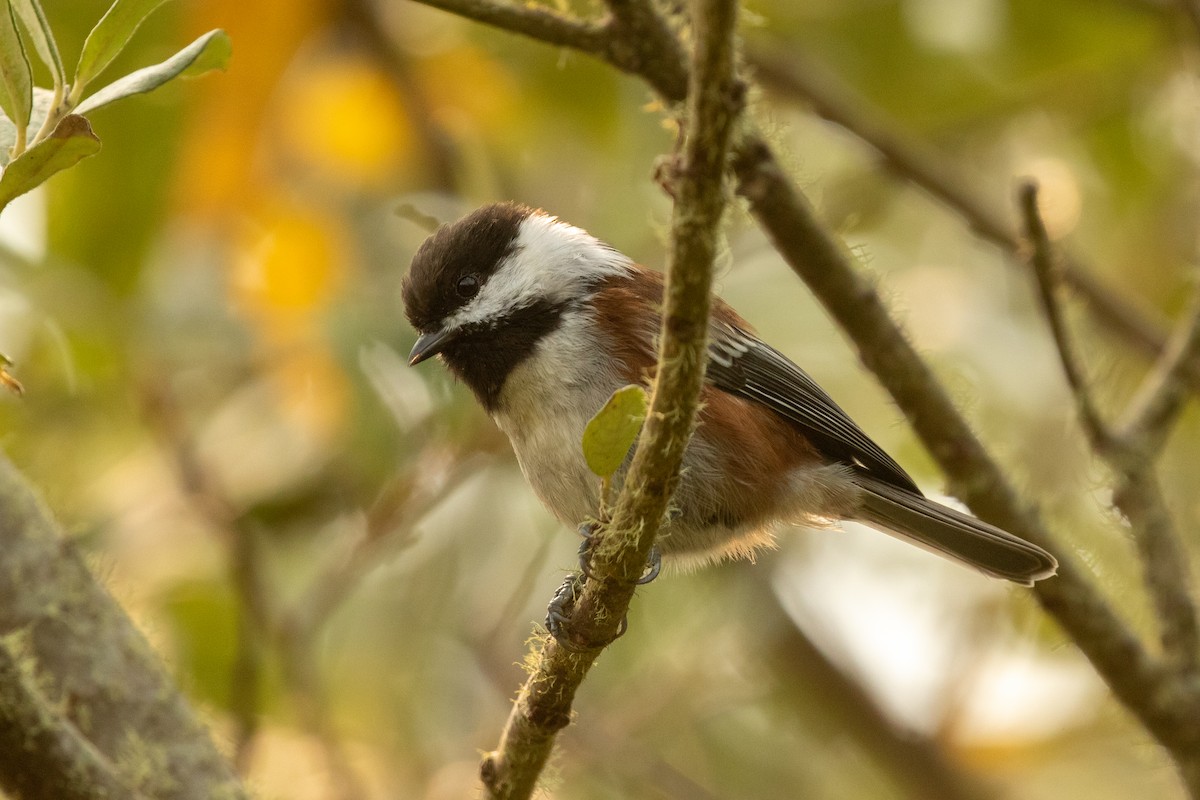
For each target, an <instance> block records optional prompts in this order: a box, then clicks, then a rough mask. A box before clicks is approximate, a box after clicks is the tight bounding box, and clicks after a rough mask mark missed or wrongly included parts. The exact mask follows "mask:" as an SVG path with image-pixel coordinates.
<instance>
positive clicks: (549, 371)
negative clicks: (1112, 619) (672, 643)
mask: <svg viewBox="0 0 1200 800" xmlns="http://www.w3.org/2000/svg"><path fill="white" fill-rule="evenodd" d="M402 294H403V297H404V305H405V310H406V313H407V316H408V319H409V322H411V323H412V325H413V327H414V328H416V330H417V331H418V332H419V334H420V336H419V338H418V339H417V342H416V344H415V345H414V346H413V349H412V352H411V354H410V355H409V364H410V365H416V364H419V363H420V362H422V361H425V360H426V359H428V358H430V357H432V356H435V355H436V356H439V357H440V358H441V359H442V361H443V362H444V363H445V364H446V366H448V367H449V368H450V370H451V372H453V373H454V374H455V375H456V376H457V377H458V378H460V379H461V380H462V381H463V382H464V383H465V384H466V385H467V386H469V387H470V388H471V390H472V391H473V392H474V393H475V396H476V397H477V398H478V399H479V402H480V403H482V404H483V407H484V408H485V409H486V410H487V412H488V413H489V414H490V415H491V416H492V419H494V420H495V421H496V424H497V425H499V426H500V429H501V430H503V431H504V432H505V433H506V434H507V435H508V438H509V439H510V440H511V441H512V445H513V449H514V450H515V451H516V454H517V460H518V461H519V462H520V465H521V470H522V472H524V474H525V477H526V479H527V480H528V481H529V483H530V484H531V485H532V486H533V489H534V491H535V492H536V493H537V495H538V497H540V498H541V499H542V501H543V502H544V503H545V504H546V505H547V506H548V507H549V509H550V510H551V511H552V512H553V513H554V515H555V516H556V517H558V518H559V519H560V520H562V521H563V522H564V523H566V524H568V525H571V526H575V525H578V524H579V523H580V522H582V521H584V520H586V519H588V518H589V517H593V516H595V514H596V513H597V510H598V508H599V504H600V482H599V480H598V479H597V478H596V477H595V475H593V474H592V472H591V471H590V470H589V469H588V467H587V464H586V462H585V461H584V456H583V450H582V445H581V441H582V437H583V430H584V426H585V425H587V423H588V421H589V419H591V417H592V416H593V415H594V414H595V413H596V411H598V410H599V409H600V407H601V406H603V405H604V403H605V402H606V401H607V400H608V398H609V397H610V396H611V395H612V393H613V392H614V391H615V390H616V389H619V388H620V387H622V386H625V385H628V384H630V383H646V382H647V380H648V378H649V376H650V375H651V373H652V371H653V369H654V366H655V363H656V353H655V347H656V339H657V336H658V332H659V326H660V321H659V307H660V304H661V302H662V296H663V278H662V276H661V275H659V274H658V273H656V272H653V271H651V270H648V269H645V268H644V267H642V266H640V265H638V264H635V263H634V262H633V261H631V260H630V259H629V258H627V257H626V256H624V255H622V254H621V253H620V252H618V251H616V250H614V249H613V248H612V247H609V246H608V245H606V244H604V243H603V242H600V241H599V240H597V239H595V238H594V237H592V236H591V235H590V234H588V233H587V232H586V231H584V230H581V229H580V228H576V227H574V226H572V225H569V224H567V223H565V222H563V221H561V220H559V219H557V218H555V217H553V216H551V215H550V214H547V213H546V212H544V211H541V210H537V209H533V208H529V207H527V206H524V205H519V204H517V203H496V204H492V205H486V206H483V207H482V208H480V209H478V210H476V211H474V212H473V213H471V214H469V215H467V216H466V217H464V218H462V219H460V220H459V221H457V222H454V223H452V224H448V225H443V226H441V227H440V228H438V230H437V231H436V232H435V233H433V234H432V235H431V236H430V237H429V238H428V239H426V240H425V242H424V243H423V244H422V245H421V247H420V249H418V250H417V253H416V255H415V256H414V257H413V261H412V267H411V268H410V270H409V272H408V275H407V276H406V277H405V279H404V283H403V289H402ZM701 402H702V405H701V409H700V412H699V417H698V425H697V427H696V432H695V435H694V436H693V438H692V440H691V443H690V444H689V445H688V449H687V452H686V454H685V456H684V462H683V471H682V473H681V478H680V481H679V486H678V489H677V490H676V493H675V496H674V498H672V509H673V511H672V513H671V514H670V515H669V517H668V519H667V521H666V522H665V523H664V525H663V527H662V529H661V531H660V533H659V537H658V540H657V546H658V548H659V551H660V552H661V554H662V557H663V558H664V559H665V560H667V561H668V562H672V561H673V562H675V563H676V564H677V565H683V566H692V565H699V564H703V563H708V562H713V561H717V560H720V559H723V558H737V557H750V556H752V555H753V554H754V552H755V551H756V550H757V549H758V548H761V547H764V546H767V545H770V544H771V543H772V541H773V533H772V531H773V529H774V528H776V527H778V525H779V524H780V523H798V524H810V525H813V524H815V525H821V524H828V523H829V522H830V521H832V520H837V519H841V520H854V521H857V522H862V523H865V524H867V525H870V526H872V527H874V528H877V529H879V530H882V531H885V532H887V533H890V534H893V535H895V536H898V537H900V538H902V539H905V540H907V541H909V542H912V543H913V544H916V545H918V546H920V547H924V548H926V549H928V550H932V551H934V552H937V553H940V554H941V555H944V556H948V557H950V558H952V559H955V560H958V561H960V562H962V563H964V564H966V565H968V566H970V567H974V568H975V569H977V570H979V571H980V572H983V573H986V574H988V575H992V576H995V577H998V578H1005V579H1007V580H1010V581H1013V582H1015V583H1019V584H1023V585H1026V586H1030V585H1032V584H1033V582H1034V581H1036V580H1040V579H1042V578H1047V577H1049V576H1051V575H1053V574H1054V572H1055V570H1056V568H1057V566H1058V565H1057V562H1056V561H1055V560H1054V557H1053V556H1052V555H1050V554H1049V553H1047V552H1046V551H1045V550H1043V549H1041V548H1040V547H1037V546H1035V545H1032V544H1030V543H1029V542H1026V541H1024V540H1022V539H1019V538H1017V537H1016V536H1013V535H1012V534H1010V533H1007V532H1006V531H1002V530H1000V529H999V528H995V527H993V526H991V525H988V524H987V523H985V522H981V521H979V520H977V519H975V518H974V517H971V516H969V515H967V514H963V513H960V512H958V511H955V510H953V509H950V508H947V507H946V506H943V505H940V504H938V503H935V502H933V501H931V500H929V499H927V498H925V497H924V495H922V494H921V490H920V489H918V488H917V485H916V483H914V482H913V479H912V478H911V477H909V475H908V473H906V472H905V471H904V470H903V469H902V468H901V467H900V465H899V464H897V463H896V462H895V461H894V460H893V459H892V458H891V456H889V455H888V454H887V453H885V452H884V451H883V450H882V448H880V447H879V445H877V444H875V442H873V441H871V439H870V438H869V437H868V436H867V435H866V434H865V433H863V431H862V430H861V429H860V428H859V427H858V426H857V425H856V424H855V423H854V422H853V420H851V419H850V417H849V416H847V414H846V413H845V412H844V411H842V409H841V408H839V407H838V405H837V404H836V403H835V402H834V401H833V400H832V399H831V398H830V397H829V395H827V394H826V393H825V392H824V391H823V390H822V389H821V388H820V387H819V386H818V385H817V384H816V383H815V382H814V381H813V379H812V378H810V377H809V376H808V374H807V373H805V372H804V370H802V369H800V368H799V367H797V366H796V365H795V364H793V363H792V362H791V361H789V360H788V359H787V358H786V357H785V356H784V355H782V354H781V353H780V352H779V351H778V350H776V349H775V348H773V347H771V346H770V345H768V344H766V343H764V342H762V341H760V340H759V339H758V338H757V337H756V336H755V335H754V332H753V329H752V328H751V327H750V325H749V324H747V323H746V321H745V320H743V319H742V318H741V317H740V316H738V314H737V313H736V312H735V311H734V310H733V309H732V308H731V307H730V306H729V305H728V304H726V303H725V302H723V301H722V300H720V299H719V298H715V299H714V303H713V310H712V317H711V323H710V327H709V361H708V371H707V378H706V383H705V386H704V389H703V392H702V394H701Z"/></svg>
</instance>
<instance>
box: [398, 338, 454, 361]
mask: <svg viewBox="0 0 1200 800" xmlns="http://www.w3.org/2000/svg"><path fill="white" fill-rule="evenodd" d="M456 333H457V331H455V330H446V331H434V332H432V333H422V334H421V335H420V336H419V337H417V343H416V344H414V345H413V349H412V350H411V351H410V352H409V354H408V365H409V366H410V367H415V366H416V365H417V364H420V363H421V362H422V361H424V360H425V359H427V358H433V357H434V356H436V355H437V354H438V353H440V352H442V350H443V349H445V347H446V345H448V344H450V342H452V341H453V340H454V338H455V334H456Z"/></svg>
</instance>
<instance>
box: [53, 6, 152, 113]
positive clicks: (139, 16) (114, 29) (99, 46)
mask: <svg viewBox="0 0 1200 800" xmlns="http://www.w3.org/2000/svg"><path fill="white" fill-rule="evenodd" d="M162 4H163V0H117V1H116V2H115V3H113V4H112V6H110V7H109V9H108V11H107V12H106V13H105V14H104V16H103V17H101V18H100V22H98V23H97V24H96V27H95V28H92V32H91V33H89V34H88V37H87V41H85V42H84V43H83V52H82V53H80V54H79V66H77V67H76V68H75V83H74V85H73V86H72V88H71V95H72V96H73V97H74V98H75V101H76V102H78V101H79V99H80V97H81V96H82V93H83V88H84V87H85V86H87V85H88V84H89V83H91V82H92V81H93V80H94V79H95V78H96V76H97V75H99V74H100V73H101V72H103V71H104V70H105V69H106V68H107V67H108V65H109V64H111V63H112V60H113V59H114V58H116V57H117V56H118V55H120V53H121V51H122V50H124V49H125V45H127V44H129V40H130V39H131V38H133V34H134V31H136V30H137V29H138V26H139V25H141V24H142V21H143V20H144V19H146V17H148V16H150V12H152V11H154V9H156V8H158V7H159V6H161V5H162Z"/></svg>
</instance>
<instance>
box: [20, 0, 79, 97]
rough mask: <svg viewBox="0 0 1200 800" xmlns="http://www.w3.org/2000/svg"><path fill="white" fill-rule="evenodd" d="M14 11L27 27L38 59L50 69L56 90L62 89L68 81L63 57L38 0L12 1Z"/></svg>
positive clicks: (26, 29)
mask: <svg viewBox="0 0 1200 800" xmlns="http://www.w3.org/2000/svg"><path fill="white" fill-rule="evenodd" d="M12 9H13V11H14V12H16V15H17V16H18V17H19V18H20V19H21V22H22V23H23V24H24V25H25V32H26V34H27V35H28V36H29V39H30V42H31V43H32V44H33V49H34V50H36V51H37V54H38V58H40V59H41V60H42V63H43V64H45V65H46V66H47V67H49V69H50V74H51V76H52V77H53V78H54V88H55V89H56V90H58V89H61V88H62V86H63V84H65V83H66V81H67V73H66V70H65V69H64V68H63V63H62V56H61V55H59V53H58V43H57V42H55V41H54V32H53V31H51V30H50V23H49V22H47V21H46V15H45V14H44V13H43V12H42V7H41V5H39V4H38V2H37V0H12Z"/></svg>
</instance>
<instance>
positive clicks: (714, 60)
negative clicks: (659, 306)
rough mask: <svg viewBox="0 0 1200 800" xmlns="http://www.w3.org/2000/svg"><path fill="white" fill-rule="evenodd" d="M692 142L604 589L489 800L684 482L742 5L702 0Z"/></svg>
mask: <svg viewBox="0 0 1200 800" xmlns="http://www.w3.org/2000/svg"><path fill="white" fill-rule="evenodd" d="M693 7H694V12H693V19H694V30H695V41H696V46H695V50H694V52H693V54H692V69H691V75H692V83H691V84H690V87H689V90H688V101H687V122H686V138H685V140H684V144H683V152H682V155H681V156H680V161H679V164H678V170H677V173H676V174H677V176H678V181H677V184H676V187H675V189H676V192H675V196H676V202H675V209H674V215H673V220H672V226H671V251H670V253H671V254H670V259H669V262H668V270H667V283H666V294H665V298H664V303H663V311H662V315H663V327H662V330H663V333H662V337H661V341H660V345H659V361H658V363H659V368H658V370H657V377H656V380H655V382H654V387H653V391H652V394H651V400H650V411H649V414H648V416H647V419H646V424H645V427H644V428H643V430H642V433H641V436H640V438H639V440H638V446H637V451H636V454H635V456H634V459H633V463H632V465H631V466H630V469H629V473H628V475H627V477H626V479H625V482H624V486H623V488H622V491H621V494H620V496H619V497H618V499H617V502H616V506H615V509H614V512H613V518H612V521H611V522H610V523H609V524H608V525H607V526H606V527H605V529H604V530H603V532H602V533H598V534H596V535H597V536H600V537H601V540H600V543H599V546H598V547H596V548H595V551H594V553H593V558H592V574H593V576H594V578H593V579H590V580H588V581H587V582H586V583H585V584H584V586H583V589H582V592H581V594H580V595H579V597H578V599H577V601H576V603H575V606H574V611H573V613H572V615H571V617H570V619H569V620H568V622H567V623H565V624H564V635H565V636H569V638H570V644H568V645H564V644H563V643H560V642H559V641H558V640H555V639H551V638H548V637H547V638H543V639H542V640H540V641H539V645H540V649H539V650H538V651H537V653H536V660H535V663H534V666H533V669H532V672H531V674H530V676H529V679H528V680H527V681H526V683H525V685H524V686H523V687H522V689H521V691H520V694H519V695H518V697H517V700H516V702H515V703H514V704H513V709H512V713H511V714H510V716H509V719H508V723H507V724H506V725H505V728H504V732H503V734H502V735H501V738H500V744H499V747H498V748H497V750H496V751H495V752H493V753H489V754H488V755H487V756H486V757H485V759H484V761H483V765H482V768H481V775H482V778H483V782H484V786H485V788H486V791H487V794H488V797H491V798H506V799H507V798H523V797H528V796H529V795H530V794H531V793H532V791H533V789H534V787H535V785H536V782H537V778H538V775H539V774H540V773H541V770H542V768H543V766H544V765H545V762H546V759H547V757H548V756H549V754H550V749H551V747H552V746H553V742H554V737H555V735H556V734H557V732H558V731H559V730H560V729H562V728H563V727H565V726H566V725H567V723H568V722H569V721H570V718H571V703H572V700H573V698H574V696H575V691H576V689H577V688H578V687H579V685H580V683H581V682H582V680H583V678H584V676H585V675H586V674H587V672H588V670H589V669H590V667H591V665H592V663H593V662H594V661H595V659H596V656H597V655H598V654H599V652H600V650H601V649H602V648H603V647H604V644H603V643H607V642H610V641H612V639H613V638H614V637H615V636H616V634H617V630H618V626H619V625H620V624H621V620H622V619H623V618H624V616H625V614H626V611H627V610H628V608H629V603H630V601H631V600H632V599H633V593H634V588H635V584H634V580H636V578H637V577H638V576H639V575H641V573H642V570H643V568H644V565H645V563H646V559H647V557H648V555H649V553H650V548H651V547H652V546H653V544H654V538H655V536H656V535H657V533H658V527H659V523H660V521H661V520H662V519H663V516H664V514H665V513H666V509H667V503H668V501H669V500H670V498H671V494H672V492H673V490H674V487H675V484H676V482H677V481H678V478H679V469H680V466H681V465H682V463H683V453H684V449H685V448H686V446H687V443H688V440H689V439H690V437H691V434H692V429H693V426H694V424H695V417H696V411H697V409H698V407H699V395H700V388H701V385H702V383H703V380H704V368H705V364H706V363H707V331H708V315H709V307H710V302H711V291H712V267H713V259H714V256H715V253H716V250H717V242H718V238H719V233H718V229H719V226H720V221H721V216H722V213H723V211H724V208H725V184H724V176H725V173H726V162H727V159H728V153H729V143H730V139H731V138H732V133H733V129H734V123H735V120H736V119H737V117H738V114H739V113H740V111H741V107H742V102H743V92H742V89H741V86H740V84H739V83H738V82H737V80H736V78H735V76H734V33H733V31H734V27H735V23H736V18H737V2H736V0H697V2H696V3H695V4H694V6H693Z"/></svg>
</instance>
